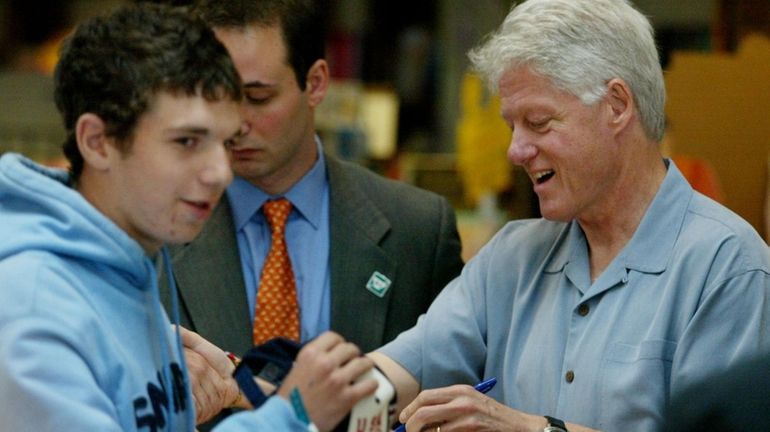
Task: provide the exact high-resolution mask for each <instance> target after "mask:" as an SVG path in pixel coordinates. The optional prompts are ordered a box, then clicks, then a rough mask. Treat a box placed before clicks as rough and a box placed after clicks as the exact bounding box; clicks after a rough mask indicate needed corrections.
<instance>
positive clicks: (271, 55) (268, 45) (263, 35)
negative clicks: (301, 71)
mask: <svg viewBox="0 0 770 432" xmlns="http://www.w3.org/2000/svg"><path fill="white" fill-rule="evenodd" d="M214 31H215V33H216V35H217V38H218V39H219V40H220V41H221V42H222V44H223V45H224V46H225V47H226V48H227V51H228V52H229V53H230V57H232V59H233V63H235V67H236V69H238V73H240V75H241V78H242V79H243V82H244V83H248V82H250V81H253V80H255V79H259V78H260V77H261V75H262V74H265V73H269V72H273V73H274V72H275V71H276V70H279V69H280V68H282V67H288V62H287V58H286V46H285V44H284V41H283V36H282V35H281V31H280V28H279V27H278V26H277V25H276V26H268V27H263V26H257V25H251V26H248V27H245V28H217V29H215V30H214Z"/></svg>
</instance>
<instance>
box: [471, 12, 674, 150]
mask: <svg viewBox="0 0 770 432" xmlns="http://www.w3.org/2000/svg"><path fill="white" fill-rule="evenodd" d="M468 56H469V58H470V60H471V63H472V65H473V68H474V70H475V71H476V72H478V73H479V74H480V75H481V76H482V77H483V78H484V79H485V80H486V81H487V83H488V84H489V86H490V87H491V88H492V89H493V90H496V89H497V85H498V82H499V80H500V78H501V77H502V75H503V74H504V73H505V72H506V71H507V70H509V69H512V68H516V67H520V66H526V67H528V68H529V69H530V70H532V71H533V72H534V73H537V74H538V75H541V76H543V77H545V78H546V79H548V80H550V81H551V82H552V83H553V84H554V85H555V86H556V87H558V88H560V89H562V90H565V91H567V92H569V93H571V94H573V95H575V96H576V97H578V98H580V100H581V101H582V102H583V103H584V104H586V105H591V104H594V103H596V102H597V101H598V100H599V99H601V98H602V97H603V96H604V95H605V94H606V92H607V87H606V84H607V82H608V81H609V80H611V79H613V78H620V79H622V80H623V81H625V82H626V83H627V84H628V85H629V86H630V87H631V92H632V93H633V95H634V100H635V103H636V108H637V109H638V110H639V112H640V116H641V122H642V126H643V127H644V130H645V133H646V134H647V136H648V137H649V138H651V139H654V140H656V141H660V139H661V137H662V136H663V129H664V105H665V100H666V89H665V85H664V83H663V71H662V69H661V66H660V60H659V59H658V51H657V48H656V46H655V39H654V35H653V30H652V26H651V25H650V22H649V20H648V19H647V18H646V17H645V16H644V15H642V14H641V13H640V12H639V11H637V10H636V9H634V8H633V7H632V6H631V5H630V4H629V3H628V1H626V0H528V1H526V2H524V3H522V4H520V5H518V6H514V7H513V8H512V9H511V12H510V13H509V14H508V16H507V17H506V18H505V21H504V22H503V24H502V25H501V26H500V28H499V29H498V30H497V31H496V32H494V33H492V34H491V35H489V36H488V38H487V40H486V41H485V43H484V44H483V45H481V46H480V47H477V48H475V49H473V50H471V52H470V53H469V54H468Z"/></svg>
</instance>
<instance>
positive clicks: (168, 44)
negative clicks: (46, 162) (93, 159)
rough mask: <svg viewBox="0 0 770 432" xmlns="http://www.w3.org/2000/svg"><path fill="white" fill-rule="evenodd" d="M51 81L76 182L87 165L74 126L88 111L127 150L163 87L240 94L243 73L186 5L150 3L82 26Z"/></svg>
mask: <svg viewBox="0 0 770 432" xmlns="http://www.w3.org/2000/svg"><path fill="white" fill-rule="evenodd" d="M54 82H55V94H54V97H55V100H56V106H57V108H58V109H59V111H60V112H61V114H62V117H63V120H64V126H65V128H66V130H67V139H66V141H65V143H64V145H63V150H64V155H65V156H66V157H67V159H68V160H69V162H70V173H71V176H72V177H71V178H72V181H73V182H77V180H78V179H79V177H80V174H81V173H82V170H83V157H82V155H81V154H80V151H79V150H78V146H77V142H76V137H75V127H76V124H77V121H78V118H79V117H80V116H81V115H83V114H84V113H93V114H95V115H97V116H99V117H100V118H101V119H102V120H103V121H104V122H105V124H106V128H107V135H108V136H110V137H112V138H115V141H116V142H117V145H118V147H119V149H120V150H121V152H123V153H124V154H125V153H128V152H129V151H130V150H131V148H130V146H131V142H132V134H133V131H134V128H135V127H136V124H137V122H138V120H139V118H140V117H141V116H142V115H143V114H144V113H145V112H146V111H147V110H148V109H149V106H150V104H151V103H152V101H153V100H154V97H155V96H156V95H157V93H159V92H172V93H182V94H187V95H201V96H203V97H204V98H206V99H207V100H221V99H223V98H230V99H232V100H234V101H240V100H241V98H242V93H241V92H242V90H241V79H240V76H239V75H238V72H237V70H236V69H235V66H234V65H233V62H232V60H231V59H230V56H229V55H228V53H227V50H226V49H225V47H224V46H223V45H222V44H221V43H220V42H219V41H218V40H217V39H216V37H215V36H214V33H213V32H212V31H211V30H210V29H209V28H208V26H206V24H205V23H204V22H203V21H201V20H200V19H198V18H195V17H193V15H191V14H190V13H189V12H188V11H187V10H185V9H182V8H174V7H171V6H167V5H161V4H151V3H138V4H135V5H131V6H127V7H123V8H120V9H118V10H116V11H114V12H113V13H111V14H109V15H106V16H103V17H97V18H92V19H90V20H87V21H85V22H83V23H82V24H80V25H79V26H78V27H77V29H76V30H75V32H74V33H73V34H72V35H71V36H70V37H69V38H68V39H67V40H66V41H65V43H64V45H63V46H62V51H61V57H60V60H59V63H58V64H57V66H56V71H55V73H54Z"/></svg>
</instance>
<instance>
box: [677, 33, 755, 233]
mask: <svg viewBox="0 0 770 432" xmlns="http://www.w3.org/2000/svg"><path fill="white" fill-rule="evenodd" d="M666 86H667V90H668V104H667V112H668V116H669V118H670V120H671V123H672V127H673V130H672V132H673V134H674V137H675V143H676V144H675V145H676V148H675V149H674V153H680V154H686V155H690V156H697V157H702V158H705V159H706V160H708V161H709V162H711V163H712V164H713V166H714V168H715V169H716V171H717V175H718V176H719V179H720V181H721V183H722V189H723V190H724V193H725V204H726V205H727V206H728V207H729V208H730V209H732V210H733V211H735V212H736V213H738V214H739V215H741V216H742V217H743V218H744V219H746V220H747V221H749V223H751V224H752V225H753V226H754V227H755V228H756V230H757V231H759V233H760V235H763V236H765V235H766V233H764V231H765V227H764V223H765V222H764V220H765V215H764V208H765V199H766V194H767V191H766V187H767V186H766V185H767V176H768V166H767V165H768V155H769V154H770V39H767V38H766V37H761V36H749V37H747V38H745V39H744V41H743V43H742V44H741V46H740V48H739V49H738V51H737V52H736V53H735V54H726V53H708V54H706V53H684V52H683V53H675V54H674V55H673V56H672V61H671V65H670V67H669V71H668V72H667V74H666ZM765 238H767V237H765Z"/></svg>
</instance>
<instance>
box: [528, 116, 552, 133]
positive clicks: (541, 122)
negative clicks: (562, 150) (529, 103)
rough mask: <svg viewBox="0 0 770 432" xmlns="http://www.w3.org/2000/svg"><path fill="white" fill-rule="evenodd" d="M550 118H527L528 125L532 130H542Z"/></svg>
mask: <svg viewBox="0 0 770 432" xmlns="http://www.w3.org/2000/svg"><path fill="white" fill-rule="evenodd" d="M549 121H550V119H547V118H545V119H536V120H529V121H528V123H529V127H530V128H532V129H533V130H536V131H539V130H544V129H545V128H546V127H547V126H548V122H549Z"/></svg>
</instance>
